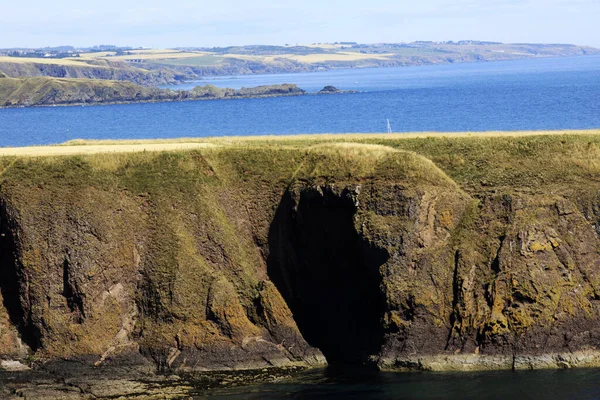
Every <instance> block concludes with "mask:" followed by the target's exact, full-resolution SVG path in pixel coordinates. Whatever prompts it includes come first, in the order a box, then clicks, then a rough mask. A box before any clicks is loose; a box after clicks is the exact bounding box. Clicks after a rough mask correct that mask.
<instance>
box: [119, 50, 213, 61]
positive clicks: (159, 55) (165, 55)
mask: <svg viewBox="0 0 600 400" xmlns="http://www.w3.org/2000/svg"><path fill="white" fill-rule="evenodd" d="M208 54H210V53H206V52H200V51H199V52H193V53H192V52H185V53H177V52H154V53H139V54H137V53H134V54H130V55H123V56H113V57H107V59H108V60H114V61H124V60H131V59H135V60H149V61H152V60H173V59H180V58H191V57H198V56H204V55H208Z"/></svg>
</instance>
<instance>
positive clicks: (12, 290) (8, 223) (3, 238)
mask: <svg viewBox="0 0 600 400" xmlns="http://www.w3.org/2000/svg"><path fill="white" fill-rule="evenodd" d="M17 231H18V229H17V224H16V223H15V219H14V217H13V215H12V213H11V212H10V210H9V208H8V207H7V205H6V202H5V201H4V200H2V199H0V293H1V294H2V300H3V302H4V307H5V308H6V311H7V312H8V316H9V318H10V322H11V323H12V324H13V326H15V327H17V329H18V331H19V335H20V337H21V340H22V341H23V342H24V343H25V344H26V345H27V346H29V348H31V349H32V350H33V351H35V350H36V349H38V348H39V345H40V339H39V338H40V336H41V335H40V334H39V332H38V331H37V330H36V329H35V328H34V326H33V324H31V323H30V321H29V318H28V317H26V315H25V311H24V309H23V305H22V304H21V300H22V296H21V288H22V281H23V277H22V276H20V274H21V273H22V269H21V268H20V265H19V260H18V259H19V257H18V251H19V249H18V246H17V237H16V235H17Z"/></svg>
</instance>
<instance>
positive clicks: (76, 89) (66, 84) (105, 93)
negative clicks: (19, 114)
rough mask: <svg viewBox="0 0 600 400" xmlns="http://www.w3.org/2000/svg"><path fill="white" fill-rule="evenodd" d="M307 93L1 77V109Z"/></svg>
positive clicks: (286, 88) (331, 90)
mask: <svg viewBox="0 0 600 400" xmlns="http://www.w3.org/2000/svg"><path fill="white" fill-rule="evenodd" d="M339 93H345V91H342V90H339V89H337V88H335V87H333V86H326V87H325V88H323V90H321V91H320V92H319V93H315V94H339ZM308 94H309V93H307V92H306V91H304V90H302V89H300V88H299V87H298V86H297V85H293V84H281V85H263V86H257V87H253V88H242V89H237V90H236V89H230V88H217V87H215V86H212V85H206V86H197V87H195V88H193V89H191V90H172V89H159V88H147V87H143V86H140V85H136V84H133V83H130V82H119V81H107V80H99V79H60V78H48V77H38V78H21V79H16V78H7V77H0V108H22V107H55V106H87V105H89V106H92V105H102V104H107V105H108V104H129V103H157V102H175V101H197V100H225V99H247V98H265V97H284V96H303V95H308Z"/></svg>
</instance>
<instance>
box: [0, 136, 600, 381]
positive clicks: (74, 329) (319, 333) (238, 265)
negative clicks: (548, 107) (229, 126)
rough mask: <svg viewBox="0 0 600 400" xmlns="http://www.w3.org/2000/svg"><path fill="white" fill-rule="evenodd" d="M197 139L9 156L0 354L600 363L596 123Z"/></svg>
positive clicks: (200, 361)
mask: <svg viewBox="0 0 600 400" xmlns="http://www.w3.org/2000/svg"><path fill="white" fill-rule="evenodd" d="M188 141H191V140H188ZM196 142H198V143H205V144H204V145H203V146H199V147H198V148H195V149H187V150H173V151H164V152H163V151H145V152H144V151H138V152H135V153H129V152H126V151H130V150H131V151H134V150H143V148H144V146H145V145H149V143H148V142H138V143H135V142H130V143H129V145H130V146H131V147H130V148H128V149H125V148H123V147H119V151H121V152H118V153H110V149H111V147H112V146H115V145H117V144H118V146H124V145H126V144H127V143H119V142H105V143H103V145H104V146H105V149H106V152H105V153H97V154H88V155H85V154H81V155H63V156H58V155H54V156H40V153H39V152H36V153H35V154H37V155H33V156H27V155H20V156H8V155H7V156H4V157H1V158H0V169H1V171H2V174H1V178H0V179H1V182H0V210H1V212H0V228H1V231H2V236H1V238H2V239H0V250H1V251H0V254H1V255H2V259H1V260H0V273H1V274H2V275H1V276H0V278H1V279H0V282H2V286H1V290H2V295H3V297H4V302H3V304H4V308H5V311H4V312H3V313H2V312H1V311H2V310H0V355H2V356H3V357H12V358H21V359H24V358H25V357H24V355H23V354H26V353H27V352H32V353H33V354H34V357H33V359H35V360H38V361H40V362H41V361H53V360H54V361H55V360H57V359H63V358H69V359H72V360H78V361H79V362H81V363H84V364H86V363H87V364H92V365H93V364H96V365H105V364H106V365H111V364H112V365H115V364H116V365H120V364H119V363H124V364H126V365H138V366H146V367H145V368H150V367H148V365H151V366H158V368H160V369H163V370H179V371H191V370H196V371H197V370H202V369H227V368H263V367H267V366H281V365H289V364H295V363H300V364H304V365H306V364H315V363H317V364H318V363H322V362H323V361H324V358H323V357H325V358H327V360H328V361H329V362H373V363H377V364H378V365H379V366H380V367H381V368H392V369H404V368H413V369H414V368H417V369H419V368H420V369H462V370H465V369H480V368H487V369H493V368H504V369H510V368H530V367H531V368H534V367H535V368H538V367H558V366H584V365H588V366H589V365H600V358H599V355H598V353H597V351H596V350H595V346H596V345H597V341H598V340H599V336H598V332H600V323H599V322H598V321H600V302H599V300H598V299H599V298H600V295H599V294H600V258H599V257H598V254H600V239H599V238H598V233H597V229H596V226H597V224H598V221H599V220H600V211H599V210H600V164H599V163H598V155H599V152H600V132H597V131H588V132H565V133H547V134H543V133H531V134H525V133H523V134H521V135H519V134H518V133H515V134H501V133H498V134H472V135H470V136H469V135H468V134H457V135H456V136H454V137H453V136H451V135H450V134H449V135H446V136H444V135H434V134H432V135H414V136H412V137H411V135H407V136H402V135H348V136H345V135H344V136H335V135H329V136H317V135H315V136H298V137H286V138H273V137H262V138H221V139H199V140H197V141H196ZM160 143H161V142H160V141H155V143H154V144H160ZM163 144H164V143H163ZM99 145H102V142H100V143H98V142H81V141H79V142H75V143H69V144H68V146H60V147H57V148H68V147H73V146H79V148H81V149H83V148H85V147H86V146H99ZM136 146H137V147H136ZM49 149H52V148H49ZM159 149H160V147H154V150H159ZM50 153H51V152H49V154H50ZM5 154H6V153H5ZM15 154H16V153H15ZM335 310H338V311H335ZM339 310H348V311H347V312H346V311H339ZM2 314H3V315H4V317H3V315H2ZM357 321H358V322H360V323H359V324H358V325H357ZM17 335H20V336H21V337H22V338H23V341H24V343H25V345H24V346H19V342H18V340H16V336H17Z"/></svg>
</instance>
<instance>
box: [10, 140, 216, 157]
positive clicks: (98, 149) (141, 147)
mask: <svg viewBox="0 0 600 400" xmlns="http://www.w3.org/2000/svg"><path fill="white" fill-rule="evenodd" d="M210 147H216V145H214V144H211V143H185V142H175V143H166V142H165V143H131V144H122V143H121V144H117V143H115V144H111V145H106V144H101V145H100V144H98V145H94V144H90V145H80V146H32V147H12V148H10V147H7V148H0V157H6V156H17V157H41V156H44V157H46V156H68V155H82V154H99V153H136V152H144V151H147V152H154V151H178V150H194V149H201V148H202V149H206V148H210Z"/></svg>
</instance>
